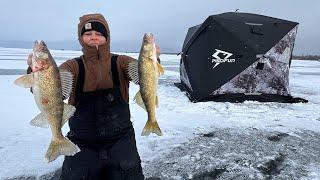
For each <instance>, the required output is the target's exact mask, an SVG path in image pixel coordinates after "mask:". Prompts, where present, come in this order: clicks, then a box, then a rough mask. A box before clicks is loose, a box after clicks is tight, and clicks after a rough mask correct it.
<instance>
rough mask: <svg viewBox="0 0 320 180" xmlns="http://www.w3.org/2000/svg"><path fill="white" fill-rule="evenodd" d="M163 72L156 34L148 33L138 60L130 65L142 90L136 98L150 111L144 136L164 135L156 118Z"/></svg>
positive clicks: (134, 78)
mask: <svg viewBox="0 0 320 180" xmlns="http://www.w3.org/2000/svg"><path fill="white" fill-rule="evenodd" d="M163 73H164V70H163V67H162V66H161V65H160V64H159V63H158V61H157V55H156V46H155V39H154V36H153V34H151V33H146V34H145V35H144V37H143V41H142V46H141V50H140V54H139V58H138V61H132V62H130V63H129V65H128V74H129V76H130V78H131V79H132V80H133V81H134V82H135V83H137V84H139V85H140V91H138V92H137V94H136V96H135V98H134V99H135V101H136V103H137V104H138V105H139V106H141V107H142V108H144V109H145V110H146V111H147V113H148V120H147V123H146V125H145V126H144V128H143V130H142V134H141V135H142V136H147V135H149V134H150V133H155V134H157V135H159V136H161V135H162V132H161V129H160V127H159V125H158V122H157V119H156V107H158V104H159V99H158V96H157V86H158V79H159V75H160V74H163Z"/></svg>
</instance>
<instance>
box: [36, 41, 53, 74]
mask: <svg viewBox="0 0 320 180" xmlns="http://www.w3.org/2000/svg"><path fill="white" fill-rule="evenodd" d="M32 58H33V60H32V61H33V63H34V64H35V65H34V67H33V68H32V71H33V72H37V71H41V70H45V69H48V68H49V62H48V59H49V54H48V48H47V45H46V43H45V42H44V41H43V40H36V41H35V42H34V46H33V56H32Z"/></svg>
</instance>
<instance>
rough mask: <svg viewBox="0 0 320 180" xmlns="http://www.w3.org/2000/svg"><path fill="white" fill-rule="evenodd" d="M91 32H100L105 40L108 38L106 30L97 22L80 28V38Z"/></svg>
mask: <svg viewBox="0 0 320 180" xmlns="http://www.w3.org/2000/svg"><path fill="white" fill-rule="evenodd" d="M91 30H95V31H98V32H100V33H101V34H102V35H103V36H104V37H105V38H106V39H107V37H108V33H107V30H106V28H105V27H104V25H103V24H102V23H100V22H97V21H93V22H88V23H86V24H85V25H84V26H83V27H82V30H81V36H82V35H83V33H85V32H87V31H91Z"/></svg>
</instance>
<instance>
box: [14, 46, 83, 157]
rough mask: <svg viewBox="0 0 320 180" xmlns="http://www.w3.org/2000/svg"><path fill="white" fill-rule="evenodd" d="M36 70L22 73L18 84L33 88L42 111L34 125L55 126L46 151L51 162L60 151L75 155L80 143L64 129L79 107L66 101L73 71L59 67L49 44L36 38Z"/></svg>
mask: <svg viewBox="0 0 320 180" xmlns="http://www.w3.org/2000/svg"><path fill="white" fill-rule="evenodd" d="M31 67H32V73H31V74H27V75H24V76H22V77H19V78H18V79H16V80H15V82H14V83H15V84H16V85H18V86H22V87H25V88H32V91H33V95H34V99H35V101H36V104H37V106H38V108H39V110H40V111H41V113H40V114H38V115H37V116H36V117H35V118H34V119H32V120H31V122H30V123H31V125H34V126H39V127H48V125H49V126H50V128H51V133H52V139H51V143H50V145H49V147H48V150H47V153H46V155H45V160H46V161H47V162H51V161H53V160H55V159H56V158H57V157H58V156H59V155H66V156H72V155H74V154H76V153H77V152H79V151H80V149H79V148H78V146H77V145H75V144H73V143H72V142H71V141H70V140H69V139H67V138H65V137H64V136H63V134H62V132H61V128H62V126H63V124H64V123H65V122H66V121H67V120H68V119H69V118H70V117H71V116H72V115H73V113H74V112H75V107H74V106H72V105H68V104H65V103H64V102H63V97H65V98H66V97H68V96H69V95H70V92H71V89H72V80H73V77H72V74H71V72H68V71H63V70H60V71H59V69H58V67H57V65H56V63H55V61H54V59H53V58H52V56H51V54H50V52H49V50H48V48H47V46H46V44H45V43H44V42H43V41H36V42H35V43H34V46H33V55H32V65H31Z"/></svg>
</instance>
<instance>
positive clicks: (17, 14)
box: [0, 0, 320, 54]
mask: <svg viewBox="0 0 320 180" xmlns="http://www.w3.org/2000/svg"><path fill="white" fill-rule="evenodd" d="M236 9H239V12H248V13H257V14H262V15H266V16H272V17H277V18H281V19H286V20H291V21H296V22H299V23H300V25H299V29H298V35H297V39H296V46H295V54H320V46H319V42H320V30H319V28H320V1H319V0H226V1H222V0H51V1H49V0H48V1H45V0H1V2H0V27H1V33H0V41H1V40H2V41H3V40H6V41H8V40H9V41H10V40H15V41H26V40H36V39H43V40H45V41H72V40H77V24H78V20H79V17H80V16H81V15H83V14H86V13H94V12H99V13H102V14H103V15H104V16H105V17H106V19H107V20H108V22H109V26H110V30H111V47H112V43H119V42H122V44H123V45H124V46H125V43H123V42H128V44H130V43H131V44H132V43H138V46H140V44H139V43H140V41H141V38H142V36H143V33H144V32H153V33H154V34H155V35H156V38H157V42H158V44H159V45H160V46H161V47H166V46H170V47H175V48H177V49H181V46H182V44H183V41H184V38H185V35H186V33H187V30H188V28H189V27H191V26H194V25H197V24H200V23H202V22H203V21H204V20H205V19H206V18H207V17H208V16H209V15H213V14H219V13H223V12H230V11H231V12H232V11H235V10H236ZM124 48H125V47H124Z"/></svg>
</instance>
